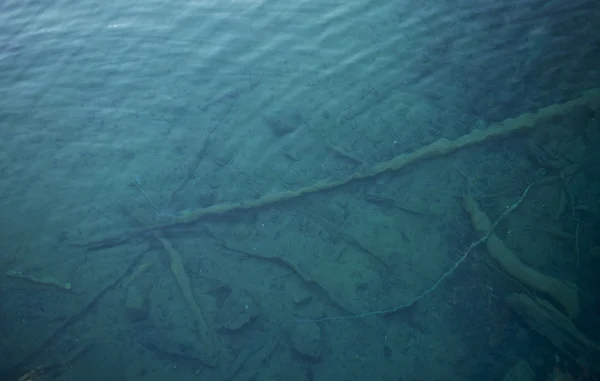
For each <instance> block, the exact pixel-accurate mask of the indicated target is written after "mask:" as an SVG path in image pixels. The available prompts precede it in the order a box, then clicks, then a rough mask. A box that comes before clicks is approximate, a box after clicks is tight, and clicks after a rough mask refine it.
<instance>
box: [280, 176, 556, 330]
mask: <svg viewBox="0 0 600 381" xmlns="http://www.w3.org/2000/svg"><path fill="white" fill-rule="evenodd" d="M540 173H541V174H542V176H543V174H544V173H543V172H540ZM542 179H543V177H539V178H538V179H537V180H535V181H534V182H532V183H531V184H529V186H527V188H525V190H524V191H523V193H522V194H521V197H519V199H518V200H517V201H516V202H515V203H514V204H512V205H511V206H509V207H507V208H506V210H505V211H504V212H503V213H502V214H501V215H500V216H499V217H498V218H497V219H496V220H495V221H494V223H493V224H492V227H491V228H490V230H489V231H488V232H487V233H486V234H485V235H484V236H483V237H481V238H479V239H478V240H476V241H474V242H473V243H471V244H470V245H469V247H468V248H467V249H466V250H465V252H464V253H463V255H462V256H461V257H460V258H459V259H458V260H457V261H456V262H455V263H454V265H453V266H452V267H450V268H449V269H448V270H446V272H444V273H443V274H442V275H441V276H440V277H439V278H438V280H437V281H436V282H435V283H433V284H432V285H431V286H430V287H428V288H427V289H426V290H425V291H423V292H421V293H420V294H419V295H417V296H416V297H414V298H413V299H411V300H410V301H408V302H406V303H402V304H399V305H397V306H395V307H392V308H389V309H385V310H377V311H370V312H363V313H360V314H356V315H345V316H327V317H323V318H318V319H292V320H288V321H293V322H296V323H319V322H324V321H332V320H353V319H362V318H366V317H369V316H378V315H387V314H391V313H394V312H398V311H400V310H402V309H404V308H408V307H411V306H412V305H414V304H415V303H417V302H418V301H419V300H421V299H423V298H424V297H426V296H428V295H429V294H431V293H432V292H433V291H435V290H436V289H437V288H438V286H439V285H440V284H441V283H442V282H443V281H444V280H445V279H446V278H448V277H449V276H450V275H452V274H453V273H454V272H455V271H456V269H457V268H458V267H459V266H460V265H461V264H462V263H463V262H464V261H465V259H467V257H468V256H469V254H470V253H471V251H473V249H475V248H476V247H477V246H479V245H481V244H482V243H485V241H487V240H488V238H490V236H491V235H492V234H493V233H494V230H495V229H496V227H497V226H498V224H499V223H500V222H501V221H502V220H503V219H505V218H506V217H507V216H508V215H509V214H511V213H512V212H513V211H514V210H515V209H517V208H518V207H519V205H521V203H522V202H523V201H524V200H525V198H526V197H527V194H528V193H529V191H530V190H531V188H532V187H533V186H534V185H536V184H537V183H539V182H540V181H541V180H542Z"/></svg>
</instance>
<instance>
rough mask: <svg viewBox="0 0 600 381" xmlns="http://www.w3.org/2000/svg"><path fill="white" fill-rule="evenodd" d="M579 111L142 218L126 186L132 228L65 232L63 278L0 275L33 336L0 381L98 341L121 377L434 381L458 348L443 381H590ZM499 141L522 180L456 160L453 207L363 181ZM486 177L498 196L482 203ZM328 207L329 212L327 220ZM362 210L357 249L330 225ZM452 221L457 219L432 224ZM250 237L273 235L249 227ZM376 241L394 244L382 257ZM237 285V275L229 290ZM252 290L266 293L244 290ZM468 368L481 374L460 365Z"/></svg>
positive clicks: (56, 362) (65, 362)
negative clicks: (96, 272)
mask: <svg viewBox="0 0 600 381" xmlns="http://www.w3.org/2000/svg"><path fill="white" fill-rule="evenodd" d="M599 111H600V90H599V89H593V90H589V91H586V92H584V93H583V94H582V95H581V96H580V97H578V98H575V99H573V100H572V101H569V102H566V103H560V104H554V105H550V106H548V107H545V108H542V109H540V110H538V111H537V112H533V113H527V114H523V115H521V116H518V117H516V118H511V119H507V120H505V121H503V122H501V123H498V124H496V125H493V126H489V127H488V128H485V129H482V130H478V129H474V130H472V131H471V132H469V133H467V134H466V135H464V136H462V137H460V138H458V139H455V140H448V139H444V138H440V139H439V140H437V141H435V142H433V143H431V144H428V145H425V146H423V147H421V148H418V149H416V150H414V151H413V152H411V153H406V154H402V155H400V156H397V157H395V158H392V159H391V160H389V161H386V162H382V163H379V164H376V165H373V166H370V167H365V168H362V169H360V170H359V171H357V172H355V173H354V174H353V175H351V176H348V177H346V178H342V179H337V180H333V181H323V182H320V183H317V184H314V185H310V186H306V187H301V188H299V189H296V190H294V191H284V192H280V193H278V192H275V193H271V194H265V195H262V196H259V197H256V198H253V199H248V200H244V201H240V202H229V203H219V204H213V205H210V206H207V207H201V208H197V209H190V210H186V211H185V213H173V214H168V215H163V216H161V219H160V220H159V221H158V222H157V219H156V218H155V214H156V211H157V210H159V208H158V207H157V206H156V205H155V203H154V202H153V201H151V194H149V193H150V192H146V191H145V190H144V188H143V187H142V183H141V182H139V181H138V182H136V189H137V190H138V191H139V192H140V193H141V194H142V195H143V198H144V200H146V201H147V203H145V202H144V200H142V202H141V203H138V204H137V205H136V204H135V203H133V202H132V204H131V205H128V204H123V205H122V206H123V210H124V211H125V213H124V216H126V219H127V221H129V222H130V223H131V226H132V227H130V228H126V229H124V230H122V231H111V232H108V235H102V236H100V235H99V234H95V235H93V236H89V237H85V236H82V237H79V238H78V239H72V238H69V237H65V239H64V242H62V243H63V246H64V247H65V248H70V249H69V250H74V251H77V252H79V253H81V252H82V251H83V252H86V258H87V259H86V262H84V263H81V264H79V265H78V266H79V267H78V270H77V272H73V273H72V275H73V279H56V278H55V277H54V276H53V275H48V274H45V275H43V276H42V275H40V276H38V275H36V274H34V273H27V272H26V270H23V271H22V270H20V269H11V270H9V271H8V272H7V273H6V275H7V276H8V280H5V281H3V287H4V290H5V291H3V294H4V293H5V292H6V294H5V295H11V296H10V297H8V298H7V299H6V300H4V301H3V303H4V305H5V306H4V308H5V310H7V306H9V305H10V306H11V307H10V309H11V310H17V309H18V307H19V306H18V305H17V306H15V305H12V304H11V303H17V304H19V303H21V307H23V308H30V307H27V305H26V302H24V301H23V300H25V299H26V298H28V297H29V296H28V295H29V294H31V293H37V294H38V295H43V296H44V297H45V298H47V300H49V302H47V303H49V304H48V305H47V306H46V307H44V308H42V309H38V310H36V311H31V315H30V316H29V318H27V319H23V324H26V323H27V322H26V320H31V321H33V323H31V324H33V326H31V327H35V328H31V327H30V328H28V329H31V330H32V331H35V332H37V333H36V334H34V335H31V337H29V338H27V339H26V340H24V341H23V342H20V343H19V345H18V346H17V347H18V348H17V349H16V350H15V351H14V352H13V353H12V354H11V355H10V357H7V358H6V359H5V360H6V361H5V362H4V364H3V373H4V374H5V375H8V377H9V379H18V380H22V381H27V380H29V381H37V380H43V379H67V375H68V374H69V372H73V368H76V367H77V364H83V363H86V362H89V361H95V360H98V359H100V358H102V352H103V351H106V350H109V348H111V347H112V346H116V347H118V348H120V349H121V350H125V349H128V350H129V351H130V352H128V353H129V354H128V355H127V356H128V357H127V358H129V360H128V361H131V359H133V358H137V357H145V358H146V359H148V358H150V359H151V361H146V362H145V363H144V365H140V367H139V369H138V370H137V373H136V376H137V377H140V379H141V378H152V377H158V376H156V375H159V374H166V373H165V372H167V370H166V368H164V367H161V366H160V365H157V364H159V363H165V362H166V363H171V364H173V365H172V366H171V368H172V369H170V372H175V371H176V370H175V368H177V369H178V370H177V372H181V375H182V377H184V379H185V377H192V375H194V376H197V377H198V379H205V380H208V379H211V380H263V379H265V380H266V379H298V380H309V381H310V380H313V379H315V380H319V379H324V378H323V376H322V375H325V374H329V372H332V369H333V368H335V367H338V366H339V367H340V369H343V370H338V371H337V372H340V374H343V372H348V371H349V369H352V372H353V373H354V374H357V372H364V374H365V377H366V375H368V374H369V372H372V373H373V374H376V376H375V377H376V378H375V379H380V380H384V379H390V380H391V379H395V380H397V379H406V380H408V379H418V378H417V376H416V375H418V374H421V375H423V377H425V378H423V379H430V378H427V377H430V376H431V375H432V374H436V373H434V372H433V370H431V369H432V368H435V365H431V364H435V363H436V362H437V361H439V360H438V359H440V358H441V357H443V356H444V354H447V355H448V353H450V352H452V353H453V354H454V355H456V354H460V353H464V355H463V359H464V360H462V361H464V363H461V361H457V362H456V363H454V364H453V370H451V371H450V372H451V373H452V375H453V376H454V377H458V376H459V375H463V376H464V377H465V378H468V377H474V374H475V375H476V374H483V373H486V372H490V371H491V372H493V373H494V374H498V375H499V374H500V373H502V372H505V373H506V375H505V376H504V380H507V381H508V380H523V381H525V380H532V381H533V380H540V379H544V380H581V381H590V380H596V379H597V377H598V372H599V371H600V344H599V342H598V340H599V339H600V338H599V337H598V333H597V331H594V328H595V327H597V324H598V323H599V321H598V320H597V316H598V307H597V303H595V302H594V299H595V298H597V295H595V293H597V290H598V287H599V284H598V281H597V280H596V279H594V277H593V274H594V273H595V272H597V269H598V267H599V262H600V242H598V241H597V240H596V238H595V237H594V236H593V233H594V227H595V226H596V225H594V224H598V223H599V222H600V221H598V220H597V217H598V213H599V210H598V204H597V199H596V198H595V197H594V195H593V193H585V192H583V191H580V189H581V188H580V187H584V188H585V187H587V188H591V187H593V186H596V187H600V186H599V185H598V184H592V183H591V180H589V182H588V180H587V179H588V178H592V177H593V176H588V172H590V173H593V171H596V170H597V169H596V163H598V159H600V157H599V156H598V150H597V149H595V147H598V146H599V145H600V128H598V124H597V120H598V115H599V114H598V112H599ZM573 113H577V114H578V115H586V116H587V118H586V123H588V124H587V125H586V126H573V125H572V118H571V117H570V116H571V115H572V114H573ZM515 135H518V136H519V137H520V138H522V139H526V140H527V147H528V151H527V152H526V153H525V154H524V155H525V156H526V157H519V158H517V159H516V160H519V161H523V160H528V161H529V162H530V167H531V168H532V169H534V170H532V171H530V172H531V175H530V176H529V180H528V181H527V182H523V183H520V182H519V184H517V185H516V186H512V185H510V184H499V181H500V180H501V179H500V178H497V179H493V178H492V179H490V178H489V174H487V173H486V171H487V170H488V169H489V167H486V165H485V163H484V162H471V163H469V168H470V169H469V170H468V171H467V170H465V173H457V176H454V177H449V178H448V181H451V182H452V185H449V187H451V188H452V189H453V190H456V193H457V194H456V195H457V196H458V197H454V198H453V199H454V200H455V201H456V200H457V199H458V202H456V205H457V206H456V207H455V208H454V209H453V211H454V212H456V213H449V212H447V210H446V209H444V208H441V207H440V206H439V205H435V204H434V203H429V204H428V203H426V202H423V203H421V204H406V203H404V202H403V201H402V200H401V199H399V198H398V197H397V194H395V193H389V194H385V193H382V192H381V187H379V186H378V184H377V182H380V181H386V182H388V183H394V182H401V181H403V180H402V179H401V178H403V177H407V178H409V179H410V178H411V176H414V175H415V173H417V172H419V170H430V169H431V168H430V167H429V168H428V167H427V166H428V165H430V164H431V163H432V162H435V163H436V164H437V165H438V168H439V166H440V165H441V164H440V163H439V161H440V159H442V160H446V159H447V158H451V157H452V156H454V155H455V154H456V155H458V154H460V152H462V151H465V150H474V151H476V150H478V149H481V148H482V147H484V151H485V146H486V145H489V144H493V143H495V142H498V141H502V140H503V139H507V138H509V137H513V136H515ZM482 163H483V164H482ZM408 168H412V169H413V171H412V173H407V172H408V171H406V169H408ZM486 168H487V169H486ZM394 172H398V173H394ZM444 172H446V173H447V172H448V171H444ZM190 173H191V172H190ZM486 176H488V177H486ZM412 178H413V179H414V177H412ZM189 180H190V179H188V178H186V179H185V180H184V183H183V184H184V185H183V186H182V187H178V188H177V190H176V192H174V193H173V196H175V193H178V192H179V191H180V190H181V189H182V188H183V187H184V186H185V185H186V184H187V183H188V182H189ZM489 182H492V183H493V184H494V185H495V186H499V185H502V186H503V188H500V187H499V188H498V189H499V191H498V192H496V193H495V194H486V190H487V192H489V189H490V187H489V185H490V184H489ZM394 184H396V183H394ZM388 188H389V189H392V188H393V187H388ZM337 189H343V192H340V193H342V195H340V194H336V192H335V191H336V190H337ZM356 191H360V192H363V194H366V196H365V197H364V199H361V200H360V202H361V204H360V205H359V207H354V206H352V205H353V204H352V203H356V202H357V201H352V199H348V198H345V197H347V195H348V194H352V193H353V192H356ZM585 195H587V196H588V197H589V198H584V196H585ZM333 200H343V202H342V201H335V202H333ZM280 205H285V206H286V208H287V209H278V207H279V206H280ZM331 205H338V206H339V205H344V206H343V207H342V208H345V209H344V210H343V211H342V212H340V213H337V212H333V211H332V210H333V206H331ZM365 205H367V207H365ZM296 206H297V207H298V208H296V209H294V208H295V207H296ZM313 207H315V209H312V208H313ZM365 209H369V210H372V212H373V213H377V218H370V217H366V218H367V220H368V222H369V224H371V225H372V226H384V225H385V226H387V227H391V228H392V229H398V230H396V232H395V233H394V234H392V235H390V234H389V233H388V235H387V236H385V235H381V236H377V237H378V238H379V239H372V238H373V237H371V239H372V240H367V239H366V238H365V236H361V235H360V234H358V233H357V232H353V231H352V230H351V229H348V228H347V227H342V226H343V224H344V223H343V221H344V220H345V219H346V218H347V215H354V216H361V215H363V214H361V213H365ZM290 210H291V211H290ZM315 210H318V212H316V211H315ZM461 210H462V211H461ZM359 211H360V212H359ZM461 213H462V216H463V217H462V218H463V219H462V220H460V221H458V220H457V219H456V218H455V217H451V218H449V217H448V215H449V214H453V215H461ZM398 214H403V215H404V214H405V215H407V216H408V217H406V218H409V219H411V218H412V219H414V220H415V221H417V220H418V221H423V220H425V221H426V223H425V225H426V226H427V225H428V226H430V227H431V226H435V229H432V230H435V231H436V232H440V233H435V234H434V233H431V231H428V233H429V234H431V235H429V236H427V237H425V238H424V239H421V238H418V237H417V233H416V231H413V230H411V227H407V226H405V225H406V224H397V223H394V221H395V220H394V218H395V216H396V215H398ZM342 215H343V216H342ZM336 219H339V220H336ZM332 221H338V222H335V223H334V222H332ZM375 221H380V222H379V224H377V223H376V222H375ZM467 221H470V223H469V222H467ZM265 223H267V224H272V225H276V226H279V227H280V228H279V229H272V230H264V229H261V227H263V226H264V224H265ZM433 224H438V225H433ZM409 225H410V224H409ZM415 225H416V223H415ZM388 236H389V237H391V238H386V237H388ZM298 237H301V239H298ZM316 237H319V238H316ZM377 237H376V238H377ZM399 237H400V239H399ZM386 240H388V241H386ZM399 241H400V242H401V243H402V244H401V245H400V244H398V242H399ZM365 242H368V243H365ZM379 244H381V246H379ZM387 244H389V245H392V244H393V245H397V246H394V247H395V249H394V250H386V249H385V245H387ZM433 251H435V252H443V253H454V254H452V255H450V254H449V255H448V256H451V258H450V260H449V261H445V260H444V258H445V256H443V257H436V258H440V260H439V261H435V264H433V265H428V264H427V262H425V259H424V258H425V256H426V255H429V253H430V252H433ZM206 253H210V257H209V256H207V255H206ZM330 254H333V255H330ZM565 255H567V256H569V257H570V258H567V259H565V258H564V256H565ZM446 259H447V258H446ZM108 260H110V261H111V268H112V269H113V270H112V271H111V275H110V276H109V277H107V278H105V279H102V280H99V281H97V282H94V283H93V284H84V283H83V279H89V277H88V276H89V274H85V271H88V270H87V267H88V266H91V268H93V267H94V263H95V262H98V263H100V262H102V261H108ZM553 262H554V263H555V264H556V263H558V264H559V265H560V266H558V265H553V264H552V263H553ZM421 267H422V268H425V267H428V269H427V270H426V271H425V270H420V268H421ZM557 267H560V268H559V269H557ZM594 269H596V270H594ZM89 271H91V270H89ZM248 272H253V277H252V278H247V279H246V278H245V275H244V274H246V273H248ZM169 273H170V274H169ZM82 274H83V275H82ZM261 274H262V275H261ZM415 274H416V275H415ZM57 278H58V276H57ZM261 278H263V279H269V281H267V282H264V283H260V282H257V281H256V279H261ZM32 286H34V287H35V288H31V287H32ZM15 297H18V298H19V300H20V301H19V302H15V301H14V300H11V298H15ZM57 300H61V302H62V301H63V300H67V302H66V303H65V304H64V305H65V306H66V310H63V311H52V310H51V308H50V307H49V305H51V304H52V303H54V302H55V301H57ZM69 300H70V301H69ZM177 300H180V301H181V302H182V303H176V301H177ZM40 311H41V312H40ZM4 315H5V316H6V313H4ZM103 315H105V316H103ZM106 321H108V322H109V323H107V322H106ZM486 322H487V324H486ZM109 326H112V328H110V327H109ZM115 327H120V328H119V329H116V330H115ZM20 329H21V328H15V330H20ZM480 329H481V330H480ZM103 330H104V331H103ZM463 330H464V331H463ZM103 332H104V333H103ZM437 335H440V336H437ZM444 340H449V341H448V342H454V343H455V345H456V348H454V347H450V346H446V344H444ZM473 358H478V359H481V361H482V362H485V363H486V364H485V365H482V368H481V369H479V370H477V371H473V370H466V369H461V364H464V365H462V366H465V367H467V364H468V365H471V363H470V362H469V361H470V360H472V359H473ZM495 361H497V362H498V363H497V364H495V365H494V364H493V363H494V362H495ZM141 363H142V362H140V364H141ZM275 364H279V365H275ZM336 364H337V365H336ZM399 364H402V366H399ZM438 371H439V370H438ZM333 372H334V373H335V372H336V371H333ZM403 372H407V373H409V374H412V378H409V377H408V376H407V378H404V377H403V376H401V374H406V373H403ZM430 372H431V373H430ZM152 374H155V376H152ZM292 374H293V378H292ZM394 374H395V375H396V377H395V378H393V375H394ZM437 374H439V373H437ZM282 377H287V378H282ZM448 379H450V378H448ZM494 379H497V378H496V377H494Z"/></svg>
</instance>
